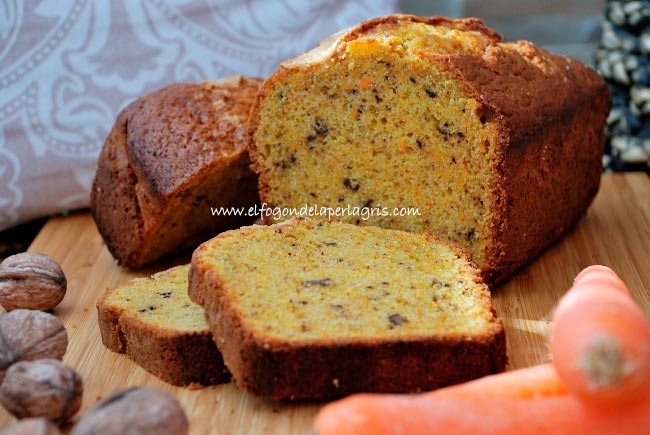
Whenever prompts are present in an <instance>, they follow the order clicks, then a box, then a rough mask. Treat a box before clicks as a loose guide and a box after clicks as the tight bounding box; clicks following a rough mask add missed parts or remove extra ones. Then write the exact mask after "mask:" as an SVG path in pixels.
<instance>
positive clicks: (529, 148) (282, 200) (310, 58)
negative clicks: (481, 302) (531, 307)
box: [248, 15, 610, 283]
mask: <svg viewBox="0 0 650 435" xmlns="http://www.w3.org/2000/svg"><path fill="white" fill-rule="evenodd" d="M609 107H610V98H609V95H608V93H607V89H606V85H605V82H604V80H603V79H602V78H601V77H600V76H599V75H598V74H596V73H595V72H594V71H593V70H591V69H589V68H588V67H586V66H584V65H582V64H581V63H579V62H577V61H575V60H573V59H569V58H565V57H561V56H557V55H554V54H551V53H549V52H547V51H545V50H543V49H541V48H539V47H536V46H534V45H533V44H531V43H529V42H526V41H517V42H505V41H503V40H502V38H501V37H500V36H499V35H497V34H496V33H495V32H494V31H492V30H490V29H488V28H486V27H484V25H483V23H482V22H481V21H480V20H478V19H463V20H451V19H447V18H442V17H428V18H424V17H415V16H407V15H395V16H388V17H384V18H378V19H374V20H371V21H368V22H365V23H362V24H360V25H358V26H356V27H354V28H352V29H350V30H347V31H343V32H341V33H339V34H336V35H334V36H333V37H331V38H329V39H328V40H327V41H324V42H323V43H322V44H321V45H320V46H319V47H317V48H316V49H314V50H312V51H310V52H308V53H306V54H304V55H302V56H299V57H298V58H296V59H293V60H290V61H287V62H285V63H284V64H282V65H281V66H280V68H279V69H278V70H277V71H276V72H275V73H274V74H273V75H272V76H271V77H270V78H269V79H268V80H266V81H265V83H264V84H263V85H262V88H261V90H260V93H259V95H258V98H257V100H256V102H255V105H254V106H253V109H252V111H251V118H250V121H249V136H248V139H249V146H250V150H251V158H252V160H253V163H254V166H253V167H254V169H255V170H256V172H257V173H258V175H259V184H260V196H261V199H262V201H263V202H266V203H268V204H269V205H270V206H271V207H301V206H303V205H304V204H316V205H319V206H327V207H332V208H336V207H347V206H348V205H350V206H351V207H359V208H363V207H368V208H370V209H372V208H377V210H381V209H382V208H384V207H385V208H386V210H387V211H388V214H379V213H377V214H374V215H372V216H370V218H369V219H367V220H363V219H360V217H359V216H358V215H351V214H346V215H344V216H343V217H337V219H342V220H343V221H347V222H351V223H356V224H359V225H376V226H381V227H386V228H393V229H400V230H406V231H413V232H420V233H422V232H426V233H433V234H436V235H438V236H441V237H443V238H446V239H448V240H452V241H455V242H457V243H459V244H460V245H462V246H464V247H465V248H466V249H467V250H468V251H469V252H470V253H471V254H472V257H473V259H474V261H475V262H476V263H477V265H478V266H479V268H480V269H481V270H482V272H483V276H484V278H485V279H486V280H487V281H488V282H489V283H493V282H499V281H502V280H504V279H506V278H507V277H508V276H509V275H510V274H511V273H512V272H513V271H514V270H516V269H517V268H518V267H520V266H521V265H522V264H524V263H525V262H526V261H528V260H530V259H531V258H533V257H534V256H535V255H537V254H538V253H539V252H541V251H542V250H543V249H544V248H545V247H547V246H548V245H549V244H551V243H552V242H553V241H555V240H557V239H558V238H559V237H561V236H562V235H563V234H564V233H566V232H567V231H568V230H569V229H570V228H571V227H572V225H574V223H575V222H576V221H577V220H578V219H579V218H580V216H581V215H583V214H584V213H585V211H586V210H587V208H588V206H589V204H590V203H591V201H592V199H593V198H594V196H595V194H596V192H597V190H598V186H599V181H600V174H601V168H602V163H601V159H602V153H603V144H604V132H603V129H604V126H605V119H606V117H607V114H608V112H609ZM397 207H415V208H417V209H418V210H419V212H420V215H419V216H411V217H404V216H398V215H395V214H394V209H395V208H397ZM282 219H284V218H282ZM267 220H269V221H275V219H274V217H273V216H271V217H267Z"/></svg>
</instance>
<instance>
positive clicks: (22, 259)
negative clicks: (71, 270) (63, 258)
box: [0, 252, 68, 311]
mask: <svg viewBox="0 0 650 435" xmlns="http://www.w3.org/2000/svg"><path fill="white" fill-rule="evenodd" d="M67 286H68V280H67V279H66V277H65V275H64V273H63V270H62V269H61V266H59V264H58V263H57V262H56V261H54V260H53V259H52V258H50V257H48V256H47V255H45V254H38V253H35V252H23V253H21V254H16V255H12V256H10V257H7V258H5V260H4V261H3V262H2V263H0V305H2V306H3V307H4V309H5V310H7V311H11V310H15V309H18V308H26V309H30V310H43V311H48V310H51V309H52V308H54V307H56V306H57V305H58V304H59V302H61V301H62V300H63V297H64V296H65V291H66V288H67Z"/></svg>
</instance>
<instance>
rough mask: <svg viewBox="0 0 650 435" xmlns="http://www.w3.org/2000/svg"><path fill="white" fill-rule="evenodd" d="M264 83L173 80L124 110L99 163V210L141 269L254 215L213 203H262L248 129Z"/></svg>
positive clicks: (122, 254)
mask: <svg viewBox="0 0 650 435" xmlns="http://www.w3.org/2000/svg"><path fill="white" fill-rule="evenodd" d="M260 83H261V81H260V80H258V79H251V78H244V77H241V76H236V77H231V78H229V79H225V80H222V81H216V82H203V83H200V84H195V83H182V84H173V85H169V86H167V87H165V88H163V89H161V90H159V91H156V92H153V93H151V94H148V95H146V96H144V97H142V98H140V99H138V100H137V101H135V102H133V103H132V104H130V105H129V106H128V107H126V108H125V109H124V110H123V111H122V112H121V113H120V114H119V116H118V118H117V121H116V122H115V125H114V127H113V130H112V131H111V132H110V134H109V135H108V138H107V139H106V142H105V144H104V147H103V148H102V151H101V154H100V156H99V161H98V162H97V173H96V176H95V181H94V183H93V188H92V192H91V210H92V215H93V218H94V219H95V222H96V223H97V228H98V229H99V232H100V233H101V235H102V237H103V238H104V240H105V242H106V245H107V246H108V249H109V250H110V252H111V253H112V254H113V256H114V257H115V258H116V259H117V260H118V261H119V262H120V263H121V264H123V265H125V266H128V267H141V266H143V265H145V264H147V263H151V262H153V261H155V260H157V259H159V258H160V257H162V256H164V255H165V254H168V253H175V252H177V251H179V250H183V249H189V248H194V247H196V246H197V245H198V244H199V243H201V242H203V241H205V240H207V239H209V238H210V237H212V236H214V235H215V234H217V233H218V232H219V231H222V230H224V229H228V228H235V227H238V226H240V225H242V224H244V223H246V222H249V221H248V220H246V218H242V217H225V216H213V215H212V213H211V207H229V206H233V207H240V206H250V205H253V204H255V203H256V202H257V201H258V200H259V198H258V194H257V179H256V177H255V174H253V173H252V171H250V169H249V164H250V161H249V158H248V153H247V151H246V149H245V148H246V147H245V141H244V140H243V136H244V133H245V129H246V120H247V118H248V114H249V110H250V107H251V105H252V102H253V99H254V97H255V95H256V93H257V90H258V89H259V85H260Z"/></svg>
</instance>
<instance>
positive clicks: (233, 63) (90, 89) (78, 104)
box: [0, 0, 396, 230]
mask: <svg viewBox="0 0 650 435" xmlns="http://www.w3.org/2000/svg"><path fill="white" fill-rule="evenodd" d="M395 8H396V0H390V1H381V2H376V1H373V0H335V1H332V0H312V1H303V0H247V1H235V0H224V1H218V2H217V1H212V2H207V1H206V2H203V1H192V0H134V1H128V2H126V1H125V2H118V1H110V0H97V1H89V0H7V1H4V2H0V230H3V229H6V228H9V227H11V226H13V225H16V224H18V223H21V222H24V221H27V220H29V219H32V218H35V217H38V216H43V215H48V214H53V213H58V212H62V211H63V212H65V211H66V210H72V209H76V208H82V207H86V206H87V205H88V202H89V199H88V193H89V189H90V185H91V182H92V178H93V175H94V171H95V163H96V160H97V156H98V155H99V150H100V148H101V145H102V143H103V142H104V139H105V137H106V135H107V134H108V131H109V130H110V128H111V126H112V124H113V121H114V119H115V116H116V115H117V113H118V112H119V111H120V109H122V108H123V107H125V106H126V105H127V104H128V103H130V102H131V101H133V100H134V99H135V98H137V97H138V96H140V95H144V94H146V93H148V92H151V91H153V90H155V89H158V88H161V87H163V86H165V85H167V84H169V83H172V82H186V81H201V80H204V79H219V78H222V77H226V76H229V75H233V74H244V75H249V76H256V77H262V78H263V77H266V76H267V75H268V74H270V73H271V72H272V71H273V70H275V69H276V68H277V66H278V64H279V63H280V62H281V61H282V60H284V59H287V58H291V57H294V56H296V55H297V54H299V53H301V52H303V51H306V50H308V49H310V48H312V47H313V46H314V45H315V44H316V43H317V42H318V41H319V40H321V39H322V38H324V37H326V36H328V35H330V34H331V33H333V32H335V31H337V30H339V29H341V28H345V27H349V26H352V25H354V24H356V23H357V22H359V21H362V20H366V19H368V18H371V17H374V16H380V15H386V14H389V13H392V12H394V11H395Z"/></svg>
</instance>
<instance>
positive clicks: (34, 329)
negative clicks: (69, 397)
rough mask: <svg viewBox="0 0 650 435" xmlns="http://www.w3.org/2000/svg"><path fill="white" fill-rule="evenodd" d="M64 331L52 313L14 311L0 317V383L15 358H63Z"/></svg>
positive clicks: (64, 346) (16, 359)
mask: <svg viewBox="0 0 650 435" xmlns="http://www.w3.org/2000/svg"><path fill="white" fill-rule="evenodd" d="M67 347H68V333H67V332H66V330H65V328H64V327H63V324H62V323H61V321H60V320H59V319H57V318H56V317H54V316H53V315H52V314H49V313H44V312H42V311H34V310H14V311H11V312H9V313H6V314H3V315H2V316H0V382H1V381H2V378H4V375H5V371H6V370H7V368H8V367H9V366H10V365H11V364H13V363H15V362H17V361H31V360H36V359H40V358H57V359H61V358H63V355H64V354H65V351H66V348H67Z"/></svg>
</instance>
